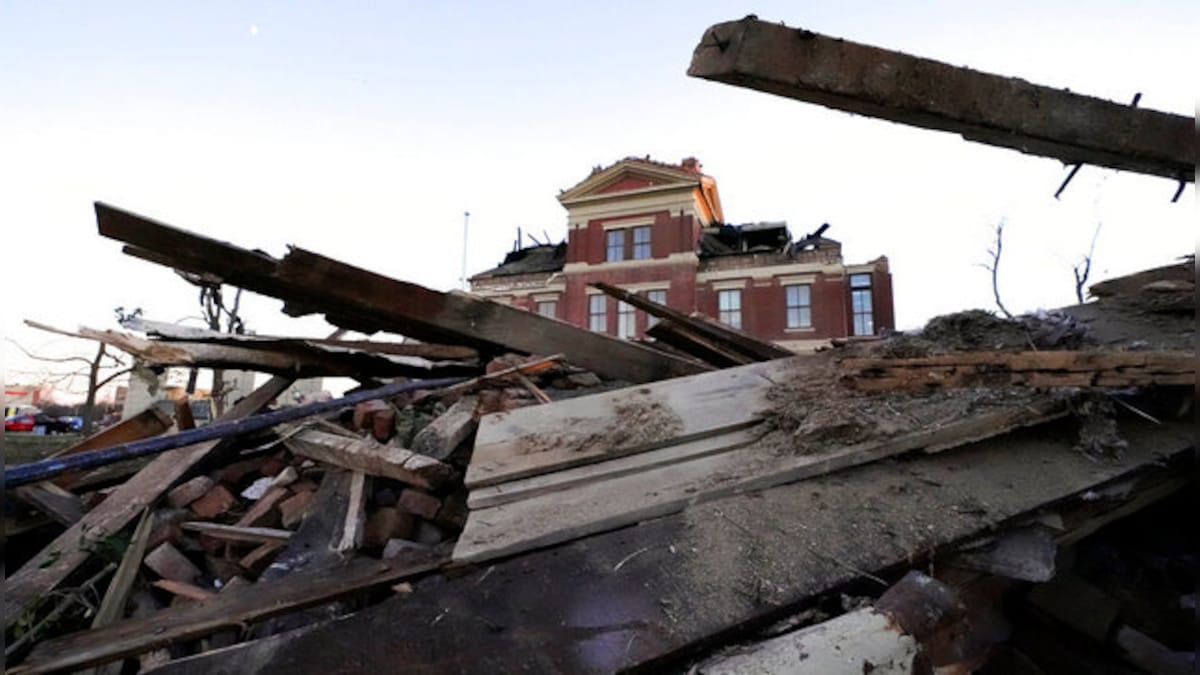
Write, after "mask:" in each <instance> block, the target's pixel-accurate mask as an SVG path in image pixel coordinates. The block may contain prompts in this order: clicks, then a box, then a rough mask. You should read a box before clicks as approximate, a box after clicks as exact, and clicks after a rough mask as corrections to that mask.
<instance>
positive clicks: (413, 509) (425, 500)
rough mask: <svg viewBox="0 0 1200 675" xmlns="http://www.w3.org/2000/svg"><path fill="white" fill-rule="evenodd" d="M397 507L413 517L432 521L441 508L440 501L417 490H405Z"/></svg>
mask: <svg viewBox="0 0 1200 675" xmlns="http://www.w3.org/2000/svg"><path fill="white" fill-rule="evenodd" d="M398 505H399V506H400V508H402V509H404V510H405V511H408V512H409V513H411V514H413V515H415V516H421V517H422V518H425V519H427V520H433V517H434V516H436V515H437V512H438V511H439V510H440V509H441V508H442V500H440V499H438V498H437V497H434V496H433V495H428V494H425V493H424V492H420V491H418V490H413V489H407V490H405V491H404V492H402V493H401V494H400V500H399V502H398Z"/></svg>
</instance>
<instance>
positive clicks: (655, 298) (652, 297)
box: [646, 291, 667, 329]
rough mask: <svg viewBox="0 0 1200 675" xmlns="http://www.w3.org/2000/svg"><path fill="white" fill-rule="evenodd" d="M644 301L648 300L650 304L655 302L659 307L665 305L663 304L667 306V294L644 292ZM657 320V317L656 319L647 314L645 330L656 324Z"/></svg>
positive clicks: (663, 292) (664, 292)
mask: <svg viewBox="0 0 1200 675" xmlns="http://www.w3.org/2000/svg"><path fill="white" fill-rule="evenodd" d="M646 299H647V300H649V301H650V302H657V303H658V304H660V305H665V304H667V292H666V291H646ZM658 320H659V319H658V317H656V316H654V315H652V314H647V315H646V328H647V329H649V328H650V327H651V326H653V325H654V324H656V323H658Z"/></svg>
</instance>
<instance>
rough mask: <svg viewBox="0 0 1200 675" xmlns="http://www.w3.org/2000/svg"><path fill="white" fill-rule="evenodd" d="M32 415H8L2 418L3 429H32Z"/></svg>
mask: <svg viewBox="0 0 1200 675" xmlns="http://www.w3.org/2000/svg"><path fill="white" fill-rule="evenodd" d="M33 425H34V418H33V415H24V414H21V415H9V416H8V417H5V418H4V430H5V431H33Z"/></svg>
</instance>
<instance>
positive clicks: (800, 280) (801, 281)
mask: <svg viewBox="0 0 1200 675" xmlns="http://www.w3.org/2000/svg"><path fill="white" fill-rule="evenodd" d="M778 279H779V285H780V286H812V285H813V284H814V283H815V282H816V281H817V275H815V274H795V275H792V276H786V277H779V278H778Z"/></svg>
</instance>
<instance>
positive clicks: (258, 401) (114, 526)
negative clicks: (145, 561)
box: [4, 377, 292, 626]
mask: <svg viewBox="0 0 1200 675" xmlns="http://www.w3.org/2000/svg"><path fill="white" fill-rule="evenodd" d="M291 383H292V380H291V379H289V378H285V377H273V378H271V379H270V380H269V381H267V383H266V384H264V385H263V386H261V387H259V388H258V389H256V390H255V391H254V392H253V393H252V394H250V395H249V396H247V397H246V398H244V399H242V400H241V401H240V402H238V404H237V405H235V406H234V407H233V408H231V409H230V410H229V411H228V412H227V413H225V414H224V415H222V416H221V419H222V420H233V419H241V418H243V417H247V416H249V415H251V414H253V413H254V412H256V411H258V409H259V408H261V407H263V406H264V405H266V404H267V403H270V402H271V401H272V400H274V399H275V397H276V396H278V395H279V394H281V393H283V391H284V390H285V389H287V388H288V387H289V386H290V385H291ZM222 443H223V441H221V440H214V441H207V442H204V443H198V444H196V445H191V446H186V447H183V448H179V449H176V450H172V451H170V452H166V453H163V454H162V455H159V456H158V457H156V458H154V460H153V461H151V462H150V463H149V464H147V465H146V467H145V468H144V469H142V470H141V471H139V472H138V473H137V474H135V475H134V476H133V477H132V478H130V479H129V480H128V481H126V482H125V483H123V484H122V485H121V486H120V487H118V488H117V489H116V490H115V491H113V493H112V494H110V495H109V496H108V498H107V499H105V500H104V501H103V502H101V503H100V505H99V506H97V507H96V508H94V509H92V510H91V511H89V512H88V513H86V514H84V516H83V518H81V519H80V520H79V522H77V523H75V525H73V526H71V527H69V528H67V530H66V531H65V532H63V533H62V534H61V535H59V537H58V538H57V539H55V540H54V541H53V542H51V543H50V544H49V545H48V546H46V548H44V549H42V551H40V552H39V553H38V554H37V555H35V556H33V558H32V559H30V560H29V562H27V563H25V565H24V566H22V567H21V568H20V569H19V570H17V571H16V573H14V574H13V575H11V576H10V577H8V578H7V579H5V589H4V623H5V626H11V625H12V624H13V623H14V622H15V621H17V620H18V619H19V618H21V616H22V615H23V614H24V613H25V612H26V611H27V610H29V609H31V608H32V607H34V606H35V605H36V604H37V603H38V602H39V600H40V599H41V598H42V597H43V596H45V594H47V593H49V592H50V591H52V590H54V589H55V588H56V587H57V586H58V585H59V584H60V583H62V582H63V581H64V580H65V579H66V578H67V576H69V575H70V574H71V573H72V572H74V571H75V570H76V569H77V568H78V567H79V566H80V565H82V564H83V563H84V562H85V561H87V559H88V558H89V557H90V556H91V549H92V544H93V542H96V541H99V540H102V539H104V538H106V537H109V536H111V535H113V534H116V533H117V532H120V531H121V530H122V529H124V528H125V526H126V525H128V524H129V522H130V521H132V520H133V519H134V518H135V517H136V516H138V515H139V514H140V513H141V512H142V510H143V509H145V508H146V507H148V506H150V505H151V504H152V503H154V501H155V500H157V499H158V498H159V497H160V496H162V494H163V493H165V492H166V491H167V490H169V489H170V488H171V487H172V486H173V485H174V484H175V482H176V481H178V480H179V479H180V478H183V477H184V476H185V475H187V473H188V471H190V470H191V469H192V467H194V466H196V465H197V464H199V463H200V462H201V461H203V460H204V459H206V458H207V457H209V456H210V455H212V453H213V452H214V451H215V450H217V449H218V448H219V447H222Z"/></svg>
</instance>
